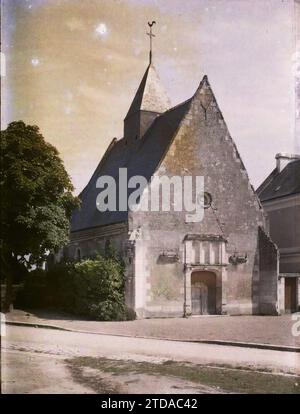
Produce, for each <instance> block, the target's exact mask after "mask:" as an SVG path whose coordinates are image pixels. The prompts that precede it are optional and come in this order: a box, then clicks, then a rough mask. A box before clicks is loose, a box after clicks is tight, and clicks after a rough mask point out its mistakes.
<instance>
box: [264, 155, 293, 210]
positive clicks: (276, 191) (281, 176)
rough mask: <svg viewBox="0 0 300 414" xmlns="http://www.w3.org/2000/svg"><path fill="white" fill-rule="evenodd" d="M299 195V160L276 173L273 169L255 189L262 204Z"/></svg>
mask: <svg viewBox="0 0 300 414" xmlns="http://www.w3.org/2000/svg"><path fill="white" fill-rule="evenodd" d="M298 193H300V160H295V161H291V162H289V163H288V164H287V165H286V166H285V168H284V169H283V170H282V171H281V172H278V171H277V169H276V168H275V169H274V170H273V171H272V172H271V174H270V175H269V176H268V177H267V178H266V180H265V181H264V182H263V183H262V184H261V185H260V187H259V188H258V189H257V194H258V196H259V198H260V200H261V201H262V202H264V201H268V200H273V199H276V198H281V197H286V196H289V195H292V194H298Z"/></svg>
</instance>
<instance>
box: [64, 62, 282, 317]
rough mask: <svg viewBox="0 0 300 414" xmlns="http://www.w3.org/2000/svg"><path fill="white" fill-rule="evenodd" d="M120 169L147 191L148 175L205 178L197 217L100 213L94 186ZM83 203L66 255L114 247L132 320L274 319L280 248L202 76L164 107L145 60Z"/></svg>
mask: <svg viewBox="0 0 300 414" xmlns="http://www.w3.org/2000/svg"><path fill="white" fill-rule="evenodd" d="M120 168H124V169H125V168H126V171H127V174H128V179H129V178H130V177H133V176H136V175H139V176H143V177H145V178H146V180H147V182H148V183H149V185H150V182H151V181H152V180H153V177H161V176H167V177H169V178H170V179H172V177H174V176H179V177H184V176H186V175H189V176H201V177H204V189H205V196H206V198H207V204H206V205H205V209H204V217H203V219H202V220H201V221H199V222H190V221H188V220H187V218H186V212H184V211H162V209H159V210H158V211H141V210H138V211H130V210H129V211H118V210H117V211H105V212H100V211H99V210H98V209H97V206H96V200H97V196H98V194H99V188H97V180H98V178H99V177H101V176H111V177H114V178H116V180H117V176H118V173H119V169H120ZM147 190H148V187H146V188H145V189H144V191H143V194H142V195H141V198H140V202H142V200H143V198H144V197H146V193H147ZM120 191H121V190H120V188H118V189H117V192H120ZM171 195H172V189H171ZM173 195H174V194H173ZM80 198H81V201H82V205H81V209H80V210H78V211H76V212H75V213H74V215H73V218H72V223H71V234H70V243H69V245H68V246H66V248H65V249H64V255H65V256H67V257H70V258H75V259H76V258H83V257H92V256H94V255H96V254H97V253H98V252H101V251H103V250H104V248H105V245H106V243H107V242H108V241H109V242H110V243H112V244H113V245H114V246H115V248H116V249H117V250H118V252H119V253H120V255H121V256H122V257H123V259H124V261H125V264H126V304H127V306H128V307H129V308H131V309H133V310H134V311H135V312H136V314H137V317H138V318H146V317H181V316H190V315H199V314H229V315H237V314H277V313H278V250H277V247H276V245H275V244H274V243H273V242H272V240H271V239H270V237H269V236H268V234H267V232H266V230H265V215H264V211H263V208H262V206H261V204H260V201H259V199H258V197H257V195H256V193H255V191H254V189H253V187H252V186H251V184H250V181H249V178H248V175H247V171H246V169H245V166H244V164H243V162H242V160H241V157H240V155H239V153H238V150H237V148H236V146H235V144H234V141H233V139H232V138H231V136H230V133H229V131H228V128H227V126H226V123H225V121H224V119H223V116H222V113H221V111H220V109H219V107H218V104H217V101H216V98H215V96H214V94H213V91H212V88H211V86H210V84H209V81H208V78H207V77H206V76H204V78H203V79H202V81H201V82H200V84H199V87H198V88H197V90H196V91H195V93H194V95H193V96H192V97H191V98H190V99H188V100H186V101H185V102H183V103H182V104H179V105H177V106H175V107H173V108H170V103H169V99H168V98H167V96H166V94H165V92H164V90H163V88H162V86H161V84H160V80H159V77H158V74H157V71H156V69H155V67H154V65H153V64H152V62H151V61H150V64H149V66H148V67H147V69H146V72H145V74H144V76H143V79H142V81H141V83H140V85H139V88H138V90H137V92H136V94H135V97H134V99H133V101H132V104H131V106H130V108H129V111H128V113H127V116H126V117H125V120H124V136H123V138H121V139H119V140H117V139H114V140H113V141H112V142H111V144H110V145H109V147H108V149H107V151H106V153H105V154H104V156H103V158H102V160H101V161H100V163H99V165H98V167H97V168H96V170H95V172H94V174H93V176H92V177H91V179H90V181H89V183H88V184H87V186H86V187H85V189H84V190H83V191H82V193H81V194H80Z"/></svg>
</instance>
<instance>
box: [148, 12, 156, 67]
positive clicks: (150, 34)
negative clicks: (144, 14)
mask: <svg viewBox="0 0 300 414" xmlns="http://www.w3.org/2000/svg"><path fill="white" fill-rule="evenodd" d="M154 24H156V21H154V20H153V21H152V23H150V22H148V26H149V27H150V33H148V32H147V35H148V36H149V39H150V52H149V63H150V65H151V63H152V37H155V34H153V33H152V26H153V25H154Z"/></svg>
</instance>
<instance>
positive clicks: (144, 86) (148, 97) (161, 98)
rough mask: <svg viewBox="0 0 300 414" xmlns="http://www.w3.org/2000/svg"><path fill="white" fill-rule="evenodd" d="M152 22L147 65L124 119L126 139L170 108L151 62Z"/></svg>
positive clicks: (139, 133) (141, 134)
mask: <svg viewBox="0 0 300 414" xmlns="http://www.w3.org/2000/svg"><path fill="white" fill-rule="evenodd" d="M154 24H155V21H154V20H153V21H152V22H151V23H150V22H148V26H149V27H150V30H149V33H147V35H148V36H149V39H150V51H149V65H148V67H147V69H146V72H145V74H144V76H143V79H142V81H141V83H140V85H139V87H138V89H137V91H136V93H135V96H134V98H133V101H132V103H131V105H130V108H129V110H128V112H127V115H126V117H125V119H124V137H125V138H126V140H136V139H138V138H141V137H142V136H143V135H144V133H145V132H146V131H147V129H148V128H149V127H150V125H151V124H152V122H153V121H154V119H155V118H156V117H157V116H158V115H160V114H162V113H163V112H165V111H166V110H168V109H169V108H170V100H169V98H168V96H167V95H166V92H165V90H164V88H163V87H162V85H161V82H160V79H159V76H158V74H157V72H156V70H155V67H154V65H153V63H152V38H153V37H154V36H155V35H154V34H153V33H152V26H153V25H154Z"/></svg>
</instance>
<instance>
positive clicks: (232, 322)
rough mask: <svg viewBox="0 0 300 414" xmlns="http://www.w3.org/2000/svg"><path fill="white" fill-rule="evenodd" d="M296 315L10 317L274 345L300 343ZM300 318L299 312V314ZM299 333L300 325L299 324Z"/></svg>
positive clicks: (42, 314) (86, 328)
mask: <svg viewBox="0 0 300 414" xmlns="http://www.w3.org/2000/svg"><path fill="white" fill-rule="evenodd" d="M292 316H293V317H294V318H295V316H296V315H295V314H294V315H282V316H202V317H195V318H189V319H184V318H169V319H142V320H136V321H127V322H97V321H87V320H80V319H78V318H76V319H74V316H72V315H67V314H62V313H61V314H59V313H54V312H49V311H48V312H47V311H30V312H25V311H22V310H14V311H13V312H11V313H8V314H6V318H7V320H8V321H23V322H30V323H43V324H50V325H56V326H59V327H62V328H66V329H71V330H72V329H74V330H82V331H89V332H98V333H105V334H110V335H126V336H133V337H150V338H166V339H177V340H192V341H193V340H194V341H197V340H223V341H238V342H253V343H263V344H272V345H286V346H298V347H299V346H300V335H299V336H298V337H296V336H293V335H292V326H293V324H295V322H296V321H295V319H294V320H293V319H292ZM298 317H299V318H300V314H298ZM298 332H299V334H300V329H299V328H298Z"/></svg>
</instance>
